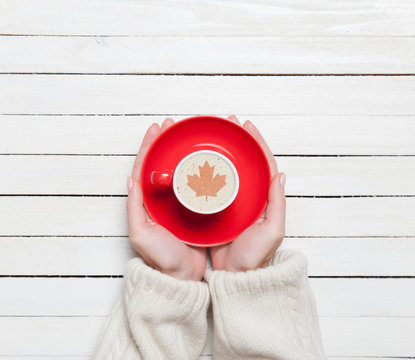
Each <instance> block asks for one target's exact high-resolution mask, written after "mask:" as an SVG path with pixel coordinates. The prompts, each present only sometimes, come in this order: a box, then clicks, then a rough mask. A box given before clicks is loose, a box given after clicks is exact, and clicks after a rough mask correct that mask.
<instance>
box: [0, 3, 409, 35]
mask: <svg viewBox="0 0 415 360" xmlns="http://www.w3.org/2000/svg"><path fill="white" fill-rule="evenodd" d="M0 10H1V13H2V14H4V15H3V18H2V20H3V21H2V22H1V23H0V24H1V26H0V30H1V33H2V34H23V35H27V34H29V35H39V34H42V35H59V34H60V35H159V36H168V35H173V36H178V35H190V36H194V35H206V36H224V35H239V36H246V35H251V36H264V35H273V36H295V35H304V36H315V37H318V36H329V35H335V36H356V35H365V36H374V37H376V36H398V35H414V34H415V24H414V22H413V19H414V18H413V16H414V12H415V6H414V3H413V2H412V1H411V0H380V1H376V3H373V1H371V0H363V1H357V0H353V1H347V0H341V1H335V2H332V1H327V0H316V1H313V3H312V4H309V3H306V2H304V1H303V0H279V1H278V2H270V1H267V0H259V1H256V2H254V3H252V2H251V1H249V0H238V1H236V0H233V1H225V2H223V1H220V0H213V1H208V0H202V1H198V2H197V3H195V2H193V1H191V0H185V1H169V0H145V1H140V2H138V3H137V2H131V1H129V0H120V1H117V2H116V3H114V2H113V1H111V0H103V1H101V0H86V1H85V0H73V1H70V2H68V1H66V0H54V1H52V2H50V1H48V0H19V3H18V4H17V5H16V2H15V1H14V0H4V1H2V3H1V8H0Z"/></svg>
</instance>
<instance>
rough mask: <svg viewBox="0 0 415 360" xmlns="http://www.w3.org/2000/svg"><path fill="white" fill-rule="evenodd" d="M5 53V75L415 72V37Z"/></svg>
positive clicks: (178, 41)
mask: <svg viewBox="0 0 415 360" xmlns="http://www.w3.org/2000/svg"><path fill="white" fill-rule="evenodd" d="M414 16H415V12H414ZM0 53H1V54H3V55H2V57H1V59H0V72H4V73H14V72H16V73H173V74H178V73H182V74H183V73H185V74H193V73H199V74H200V73H203V74H218V73H219V74H244V73H251V74H252V73H255V74H310V73H312V74H345V73H348V74H352V73H353V74H373V73H376V74H397V73H399V74H402V73H415V61H414V60H413V59H414V58H415V38H413V37H375V38H372V37H323V38H316V37H309V36H307V37H260V38H258V37H213V38H212V37H139V38H134V37H105V38H100V39H99V38H94V37H66V36H65V37H25V36H23V37H22V36H7V37H0ZM167 54H168V55H167Z"/></svg>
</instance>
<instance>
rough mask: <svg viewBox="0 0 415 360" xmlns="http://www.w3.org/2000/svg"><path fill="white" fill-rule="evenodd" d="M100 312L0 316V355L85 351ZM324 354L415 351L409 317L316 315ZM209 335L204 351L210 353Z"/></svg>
mask: <svg viewBox="0 0 415 360" xmlns="http://www.w3.org/2000/svg"><path fill="white" fill-rule="evenodd" d="M104 321H105V318H104V317H3V318H0V332H1V333H2V334H3V335H2V341H1V342H0V354H4V355H9V356H10V355H14V356H23V355H27V354H30V355H32V356H62V355H66V356H77V355H78V356H87V355H89V354H90V353H91V351H92V349H93V347H94V346H95V344H96V340H97V338H98V335H99V332H100V330H101V328H102V326H103V324H104ZM320 324H321V328H322V334H323V342H324V344H325V348H326V353H327V355H328V356H384V357H385V356H386V357H387V356H390V357H397V356H399V357H410V356H411V355H412V354H413V353H414V352H415V345H414V342H413V336H414V333H415V319H414V318H364V317H363V318H343V317H330V318H324V317H323V318H320ZM210 326H211V325H210ZM211 350H212V348H211V338H209V339H208V343H207V346H206V347H205V350H204V351H203V354H204V355H210V354H211V353H212V352H211Z"/></svg>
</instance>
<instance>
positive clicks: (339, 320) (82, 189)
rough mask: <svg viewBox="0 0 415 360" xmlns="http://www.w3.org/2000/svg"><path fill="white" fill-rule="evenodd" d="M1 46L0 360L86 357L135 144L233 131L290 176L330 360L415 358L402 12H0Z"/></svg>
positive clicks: (412, 150)
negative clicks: (245, 128) (170, 126)
mask: <svg viewBox="0 0 415 360" xmlns="http://www.w3.org/2000/svg"><path fill="white" fill-rule="evenodd" d="M0 34H1V35H0V73H1V74H0V172H1V176H0V195H1V196H0V358H1V359H13V360H20V359H32V360H35V359H44V358H47V359H49V360H50V359H68V358H69V359H76V360H80V359H84V358H87V357H88V355H89V354H90V353H91V350H92V348H93V346H94V345H95V341H96V339H97V336H98V333H99V331H100V329H101V326H102V324H103V322H104V320H105V317H106V316H107V314H108V312H109V310H110V308H111V305H112V302H113V301H114V299H115V297H116V296H117V294H118V292H119V291H120V285H121V282H122V278H121V275H122V273H123V271H124V266H125V263H126V262H127V260H128V259H129V258H131V257H132V256H134V252H133V251H132V249H131V248H130V246H129V243H128V238H127V227H126V217H125V201H126V188H125V183H126V177H127V175H128V174H129V172H130V169H131V166H132V163H133V160H134V155H135V153H136V151H137V149H138V147H139V144H140V142H141V138H142V136H143V134H144V132H145V130H146V128H147V127H148V126H149V125H150V124H151V123H152V122H155V121H156V122H158V123H161V121H162V120H163V119H164V117H166V116H167V115H168V116H172V117H174V118H175V119H176V120H179V119H182V118H184V117H188V116H191V115H195V114H216V115H228V114H231V113H235V114H237V115H238V116H239V117H240V118H241V119H242V120H246V119H250V120H252V121H253V122H254V123H255V124H256V125H257V126H258V128H259V129H260V130H261V131H262V132H263V134H264V136H265V138H266V140H267V141H268V142H269V144H270V147H271V149H272V150H273V153H274V154H275V156H276V157H277V161H278V164H279V167H280V169H282V170H283V171H285V172H286V174H287V194H288V199H287V206H288V220H287V238H286V240H285V243H284V247H286V248H296V249H300V250H302V251H303V252H305V253H306V254H307V256H308V258H309V262H310V276H311V283H312V286H313V289H314V292H315V296H316V299H317V306H318V312H319V315H320V317H321V327H322V332H323V337H324V344H325V348H326V351H327V354H328V356H329V358H330V359H343V358H344V359H345V358H347V359H350V358H353V359H355V360H356V359H372V358H378V357H380V358H383V359H392V358H403V359H409V358H414V357H415V305H414V304H415V2H414V1H412V0H389V1H387V0H378V1H374V0H373V1H370V0H365V1H361V0H359V1H357V0H356V1H328V0H315V1H305V0H304V1H302V0H276V1H270V0H261V1H243V0H240V1H226V2H225V1H187V0H186V1H161V0H157V1H156V0H146V1H139V0H134V1H133V0H118V1H116V0H111V1H109V0H105V1H103V0H53V1H52V0H0ZM210 338H211V337H210ZM203 354H204V356H203V358H205V359H207V358H210V354H211V343H210V340H209V341H208V344H207V346H206V348H205V350H204V352H203Z"/></svg>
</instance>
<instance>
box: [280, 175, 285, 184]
mask: <svg viewBox="0 0 415 360" xmlns="http://www.w3.org/2000/svg"><path fill="white" fill-rule="evenodd" d="M280 184H281V186H282V187H284V186H285V174H284V173H281V175H280Z"/></svg>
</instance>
